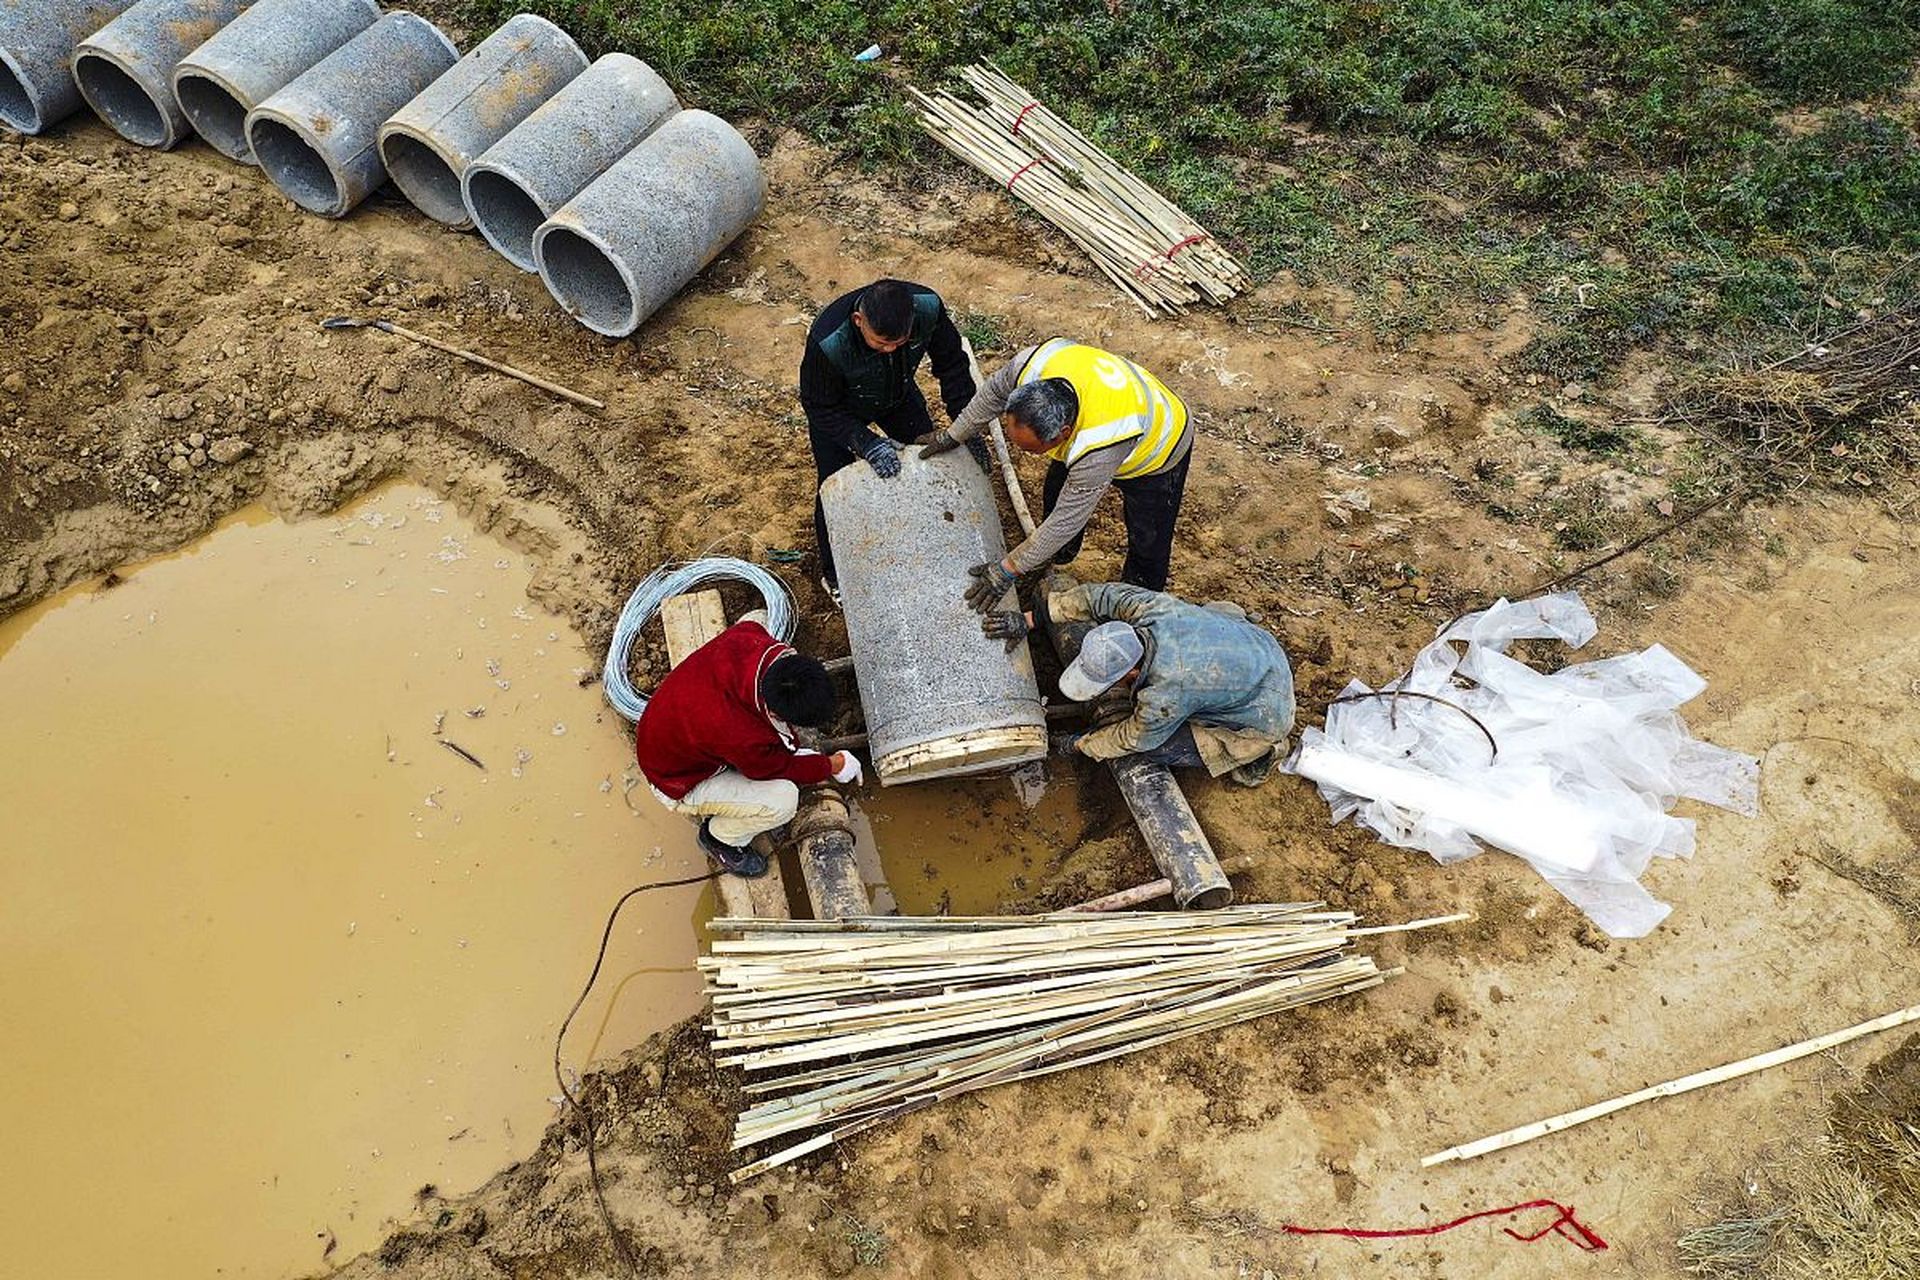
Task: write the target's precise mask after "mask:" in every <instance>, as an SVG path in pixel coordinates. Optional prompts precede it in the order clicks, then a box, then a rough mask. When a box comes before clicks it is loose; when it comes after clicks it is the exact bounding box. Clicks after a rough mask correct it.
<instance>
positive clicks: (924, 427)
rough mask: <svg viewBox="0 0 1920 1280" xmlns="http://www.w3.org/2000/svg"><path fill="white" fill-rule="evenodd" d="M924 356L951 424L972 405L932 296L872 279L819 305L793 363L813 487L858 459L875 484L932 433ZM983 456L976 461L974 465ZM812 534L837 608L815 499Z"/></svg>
mask: <svg viewBox="0 0 1920 1280" xmlns="http://www.w3.org/2000/svg"><path fill="white" fill-rule="evenodd" d="M929 357H931V359H932V364H933V376H934V378H935V379H936V380H937V381H938V382H939V383H940V399H941V401H942V403H944V404H945V405H946V409H947V417H948V418H949V419H953V418H957V417H959V416H960V411H961V410H963V409H965V408H966V407H967V402H968V401H970V400H972V399H973V393H974V383H973V371H972V368H971V362H970V361H969V360H968V359H967V351H966V347H965V346H964V344H962V342H961V340H960V331H959V329H957V328H955V327H954V323H953V318H952V317H951V316H949V315H948V314H947V308H946V304H945V303H944V302H942V301H941V300H940V295H939V294H937V293H935V292H934V291H933V290H931V289H929V288H927V287H926V286H925V285H918V284H911V283H909V282H907V281H905V280H876V281H874V282H873V283H872V284H870V285H868V286H867V287H866V288H864V289H855V290H854V291H853V292H852V293H849V294H845V295H843V296H842V297H839V298H836V299H835V300H834V301H832V302H831V303H829V304H827V307H826V309H825V310H823V311H822V312H821V313H820V314H819V316H818V317H816V318H815V320H814V322H813V327H812V328H811V329H809V330H808V331H807V349H806V354H804V355H803V356H802V357H801V358H800V405H801V407H802V408H803V409H805V410H806V413H807V442H808V443H809V444H811V445H812V446H813V465H814V470H815V471H816V472H817V473H818V478H819V479H820V480H823V481H824V480H825V479H826V478H827V477H828V476H830V475H832V474H833V473H834V472H836V471H838V470H840V469H841V468H842V467H848V466H851V465H853V463H854V462H855V461H856V460H857V459H861V458H864V459H865V460H866V462H867V465H868V466H870V467H872V468H873V470H874V474H875V475H878V476H880V477H882V478H883V479H889V480H890V479H892V478H893V477H894V476H897V475H899V474H900V457H899V453H900V450H901V449H903V448H905V447H906V446H907V445H910V444H912V443H913V442H914V441H915V440H918V439H920V438H921V437H923V436H926V435H929V434H931V433H932V432H933V430H934V426H933V417H932V415H931V414H930V413H929V412H928V411H927V398H926V396H924V395H922V394H921V392H920V388H919V386H917V385H916V384H915V382H914V374H915V373H916V372H918V370H919V368H920V362H921V361H922V360H924V359H927V358H929ZM876 428H877V430H876ZM985 452H986V451H985V449H984V448H979V449H976V450H975V454H974V456H975V458H976V459H977V460H979V461H980V462H981V465H982V466H985V465H986V462H985ZM813 530H814V537H815V539H816V540H817V541H818V543H819V547H820V570H821V585H822V586H823V587H825V588H826V590H827V594H828V595H830V596H832V597H833V600H834V603H835V604H838V603H839V601H840V595H839V585H840V576H839V574H838V573H837V572H836V570H835V568H834V563H833V549H832V548H831V547H830V546H829V545H828V543H827V521H826V516H825V513H824V512H823V511H822V510H821V507H820V501H819V498H818V497H817V496H816V497H815V499H814V504H813Z"/></svg>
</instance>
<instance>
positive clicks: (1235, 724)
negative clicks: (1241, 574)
mask: <svg viewBox="0 0 1920 1280" xmlns="http://www.w3.org/2000/svg"><path fill="white" fill-rule="evenodd" d="M1040 610H1044V611H1045V612H1044V614H1041V621H1042V623H1043V624H1044V623H1045V622H1046V621H1048V620H1049V619H1050V620H1051V621H1052V622H1054V623H1064V624H1069V625H1071V624H1079V627H1077V628H1075V629H1084V628H1086V627H1088V626H1089V625H1090V626H1091V629H1090V630H1085V634H1084V636H1083V637H1082V638H1081V641H1080V651H1079V653H1078V654H1077V655H1076V656H1075V658H1074V660H1073V661H1072V662H1071V663H1069V664H1068V665H1067V669H1066V670H1065V671H1063V672H1062V673H1061V674H1060V692H1061V693H1062V694H1063V695H1064V696H1066V697H1068V698H1071V699H1073V700H1074V701H1075V702H1092V701H1094V700H1096V699H1103V698H1104V699H1110V700H1112V701H1113V702H1115V703H1117V704H1118V706H1119V708H1120V709H1121V710H1122V712H1123V713H1122V714H1119V715H1117V716H1115V717H1113V718H1112V719H1111V720H1109V721H1107V722H1106V723H1104V724H1101V725H1099V726H1098V727H1096V728H1094V729H1090V730H1088V731H1087V732H1085V733H1082V734H1078V735H1073V736H1071V737H1070V738H1069V739H1068V740H1066V741H1063V742H1061V743H1060V744H1059V745H1060V747H1061V748H1062V749H1063V750H1067V751H1071V752H1072V753H1073V754H1076V755H1083V756H1087V757H1089V758H1091V759H1094V760H1112V759H1115V758H1117V757H1120V756H1127V755H1141V756H1145V757H1146V758H1147V759H1149V760H1153V761H1156V762H1158V763H1160V764H1164V765H1166V766H1168V767H1169V768H1204V769H1205V770H1206V771H1207V772H1208V773H1209V774H1211V775H1212V776H1214V777H1216V778H1218V777H1222V776H1225V777H1230V778H1232V779H1233V780H1234V781H1235V782H1238V783H1241V784H1243V785H1246V786H1254V785H1257V784H1259V783H1261V782H1264V781H1265V780H1266V777H1267V774H1268V772H1269V771H1270V770H1271V769H1272V768H1273V766H1274V764H1275V763H1276V762H1277V760H1278V757H1279V753H1280V750H1281V748H1282V747H1284V746H1285V745H1286V741H1287V735H1288V734H1290V733H1291V732H1292V731H1293V721H1294V693H1293V668H1292V666H1291V665H1290V664H1289V663H1288V661H1287V653H1286V650H1285V649H1283V648H1281V646H1280V642H1279V641H1278V640H1277V639H1275V638H1274V636H1273V633H1272V632H1270V631H1268V630H1267V629H1266V628H1265V627H1261V626H1258V625H1256V624H1255V623H1253V622H1251V621H1249V620H1248V619H1247V615H1246V611H1245V610H1243V609H1241V608H1240V606H1239V605H1236V604H1229V603H1227V602H1225V601H1220V602H1216V603H1213V604H1207V605H1196V604H1189V603H1188V602H1187V601H1185V600H1182V599H1180V597H1178V596H1172V595H1168V594H1166V593H1165V592H1162V591H1148V590H1147V589H1146V588H1145V587H1135V586H1129V585H1128V584H1126V583H1122V582H1092V583H1085V584H1082V585H1074V584H1073V583H1072V582H1071V580H1069V579H1066V578H1062V577H1056V578H1053V579H1049V581H1048V583H1047V587H1046V589H1045V590H1044V591H1043V592H1042V593H1041V598H1040V601H1039V609H1036V611H1035V613H1040ZM1035 613H1029V614H1020V613H1011V612H1009V613H990V614H988V615H987V616H986V618H985V620H984V621H983V622H982V624H981V629H982V630H984V631H985V632H986V633H987V634H988V635H990V636H992V637H994V638H995V639H998V640H1005V641H1006V642H1007V645H1008V648H1009V649H1010V650H1011V649H1012V648H1013V647H1015V646H1017V645H1018V644H1019V643H1020V641H1021V640H1022V639H1024V638H1025V637H1026V635H1027V632H1028V631H1029V630H1030V629H1031V628H1032V627H1033V625H1034V619H1035Z"/></svg>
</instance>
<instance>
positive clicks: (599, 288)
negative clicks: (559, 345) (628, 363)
mask: <svg viewBox="0 0 1920 1280" xmlns="http://www.w3.org/2000/svg"><path fill="white" fill-rule="evenodd" d="M534 253H535V255H536V256H537V257H538V259H539V262H540V274H541V276H543V277H544V278H545V279H546V282H547V288H548V289H549V290H551V291H552V293H553V296H554V297H556V298H558V299H559V300H560V305H561V306H563V307H565V308H566V309H567V313H568V314H569V315H572V316H574V317H575V318H577V319H578V320H579V321H580V323H581V324H584V325H585V326H587V328H589V329H591V330H593V331H594V332H595V333H603V334H606V335H607V336H608V337H610V338H618V337H622V336H624V335H626V334H629V333H632V332H633V331H634V329H636V328H637V327H638V325H639V322H638V320H637V319H636V317H635V314H634V313H635V312H636V311H637V310H638V309H639V303H638V302H637V301H636V291H635V289H634V287H633V283H632V282H631V281H630V280H628V279H627V277H626V275H625V273H624V272H622V271H621V270H620V265H619V264H618V263H616V262H615V261H614V260H613V258H612V257H611V256H610V255H609V254H608V253H607V252H606V251H605V250H604V249H602V248H601V247H600V246H599V245H597V244H595V243H594V242H593V241H591V240H589V239H588V238H587V237H585V236H583V235H581V234H580V233H579V232H577V231H572V230H569V229H568V228H566V227H548V228H546V229H545V230H544V231H542V232H541V233H540V236H539V238H538V239H537V240H535V241H534Z"/></svg>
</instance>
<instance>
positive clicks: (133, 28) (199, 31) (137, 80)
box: [73, 0, 248, 151]
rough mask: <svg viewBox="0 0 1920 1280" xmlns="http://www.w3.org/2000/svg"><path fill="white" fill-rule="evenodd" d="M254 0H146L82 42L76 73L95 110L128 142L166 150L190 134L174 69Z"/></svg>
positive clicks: (75, 58)
mask: <svg viewBox="0 0 1920 1280" xmlns="http://www.w3.org/2000/svg"><path fill="white" fill-rule="evenodd" d="M247 3H248V0H140V3H138V4H136V5H134V6H133V8H131V9H129V10H127V11H126V12H125V13H123V14H121V15H120V16H119V17H117V18H115V19H114V20H113V21H112V22H109V23H108V24H107V25H106V26H104V27H102V28H100V29H99V30H98V31H96V32H94V33H93V34H92V35H90V36H88V37H87V38H86V39H85V40H82V41H81V42H80V45H79V47H78V48H77V49H75V50H74V51H73V78H74V81H75V82H76V83H77V84H79V86H80V94H81V96H82V97H84V98H85V99H86V100H87V105H88V106H90V107H92V108H93V110H94V114H95V115H97V116H99V117H100V118H101V119H102V120H104V121H106V122H107V124H108V126H109V127H111V128H112V129H113V131H114V132H115V133H117V134H119V135H120V136H121V137H123V138H125V139H126V140H127V141H128V142H133V143H138V144H139V145H140V146H143V147H159V148H160V149H161V150H163V151H164V150H166V149H167V148H169V147H175V146H178V145H179V144H180V142H181V141H182V140H183V139H184V138H185V137H186V136H187V134H188V132H189V129H188V126H187V117H186V115H185V114H184V113H183V112H182V111H181V110H180V103H179V101H178V100H177V99H175V97H174V96H173V69H174V67H175V66H177V65H178V64H179V62H180V59H182V58H184V57H185V56H186V55H187V54H189V53H192V52H193V51H194V50H195V49H197V48H199V47H200V46H201V45H202V44H205V43H206V42H207V41H208V40H209V39H210V38H212V36H213V35H214V34H215V33H216V32H218V31H219V30H220V28H222V27H224V26H226V25H227V24H228V23H229V22H232V21H233V20H234V18H236V17H237V16H239V13H240V11H241V10H242V9H244V8H246V7H247Z"/></svg>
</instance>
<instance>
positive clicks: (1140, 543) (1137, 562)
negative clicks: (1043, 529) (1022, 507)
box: [1040, 449, 1193, 591]
mask: <svg viewBox="0 0 1920 1280" xmlns="http://www.w3.org/2000/svg"><path fill="white" fill-rule="evenodd" d="M1192 461H1193V451H1192V450H1191V449H1189V450H1188V451H1187V456H1186V457H1184V458H1182V459H1180V462H1179V465H1177V466H1175V467H1173V468H1171V469H1169V470H1166V471H1162V472H1160V473H1158V474H1157V475H1151V476H1141V477H1140V478H1139V479H1137V480H1115V481H1114V482H1113V487H1114V488H1116V489H1118V490H1119V491H1120V514H1121V516H1122V517H1123V518H1124V519H1125V520H1126V522H1127V560H1126V563H1125V564H1124V565H1123V566H1121V569H1120V581H1122V582H1125V583H1130V584H1132V585H1133V586H1136V587H1145V588H1146V589H1147V590H1149V591H1165V590H1166V589H1167V565H1168V563H1169V562H1171V561H1172V559H1173V523H1174V521H1175V520H1178V519H1179V518H1180V500H1181V498H1183V497H1185V496H1186V492H1187V464H1188V463H1190V462H1192ZM1066 485H1067V467H1066V464H1065V463H1062V462H1053V463H1049V464H1047V480H1046V484H1045V486H1044V487H1043V488H1042V489H1041V491H1040V503H1041V510H1042V512H1043V513H1044V514H1043V517H1042V518H1044V517H1045V516H1046V515H1052V514H1053V504H1054V503H1056V502H1058V501H1059V500H1060V491H1061V490H1062V489H1064V488H1066ZM1086 536H1087V531H1086V530H1085V529H1082V530H1081V531H1080V532H1079V533H1076V534H1074V535H1073V540H1072V541H1071V542H1069V543H1067V545H1066V546H1064V547H1061V548H1060V553H1059V554H1058V555H1056V556H1054V558H1053V562H1054V563H1055V564H1068V563H1070V562H1071V561H1072V560H1073V558H1074V557H1075V556H1077V555H1079V554H1080V544H1081V543H1082V542H1084V541H1085V540H1086Z"/></svg>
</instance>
